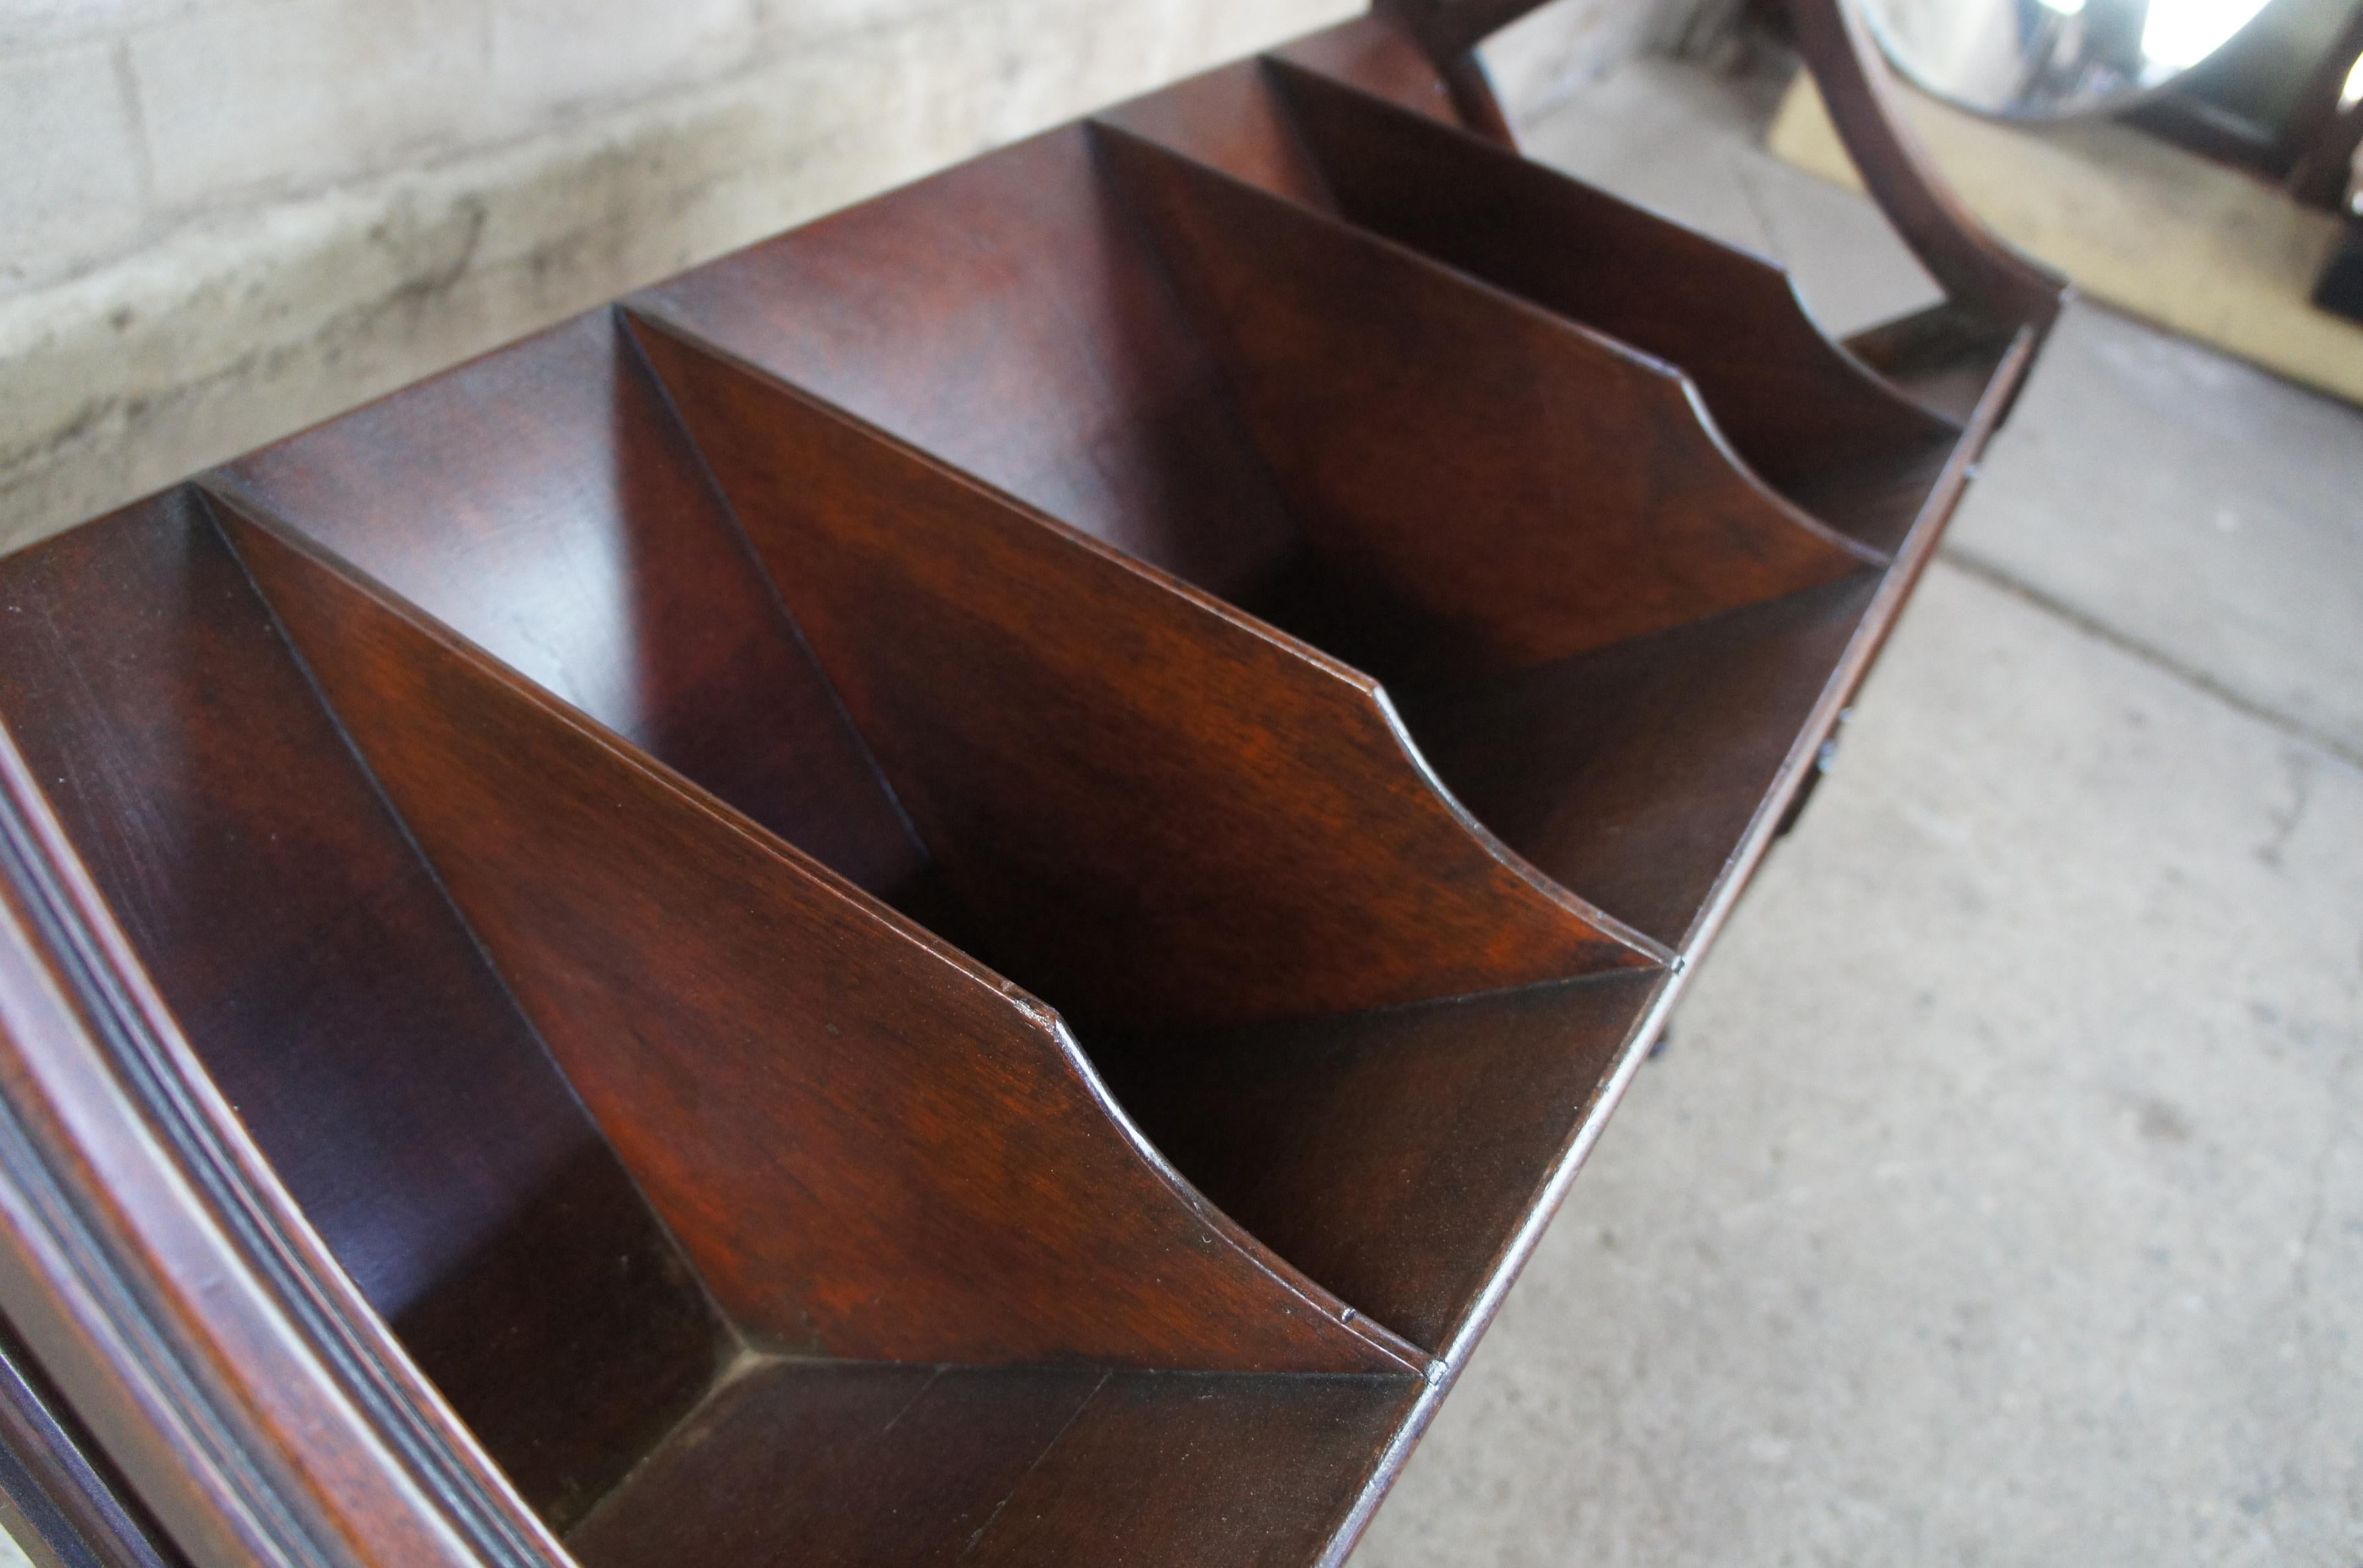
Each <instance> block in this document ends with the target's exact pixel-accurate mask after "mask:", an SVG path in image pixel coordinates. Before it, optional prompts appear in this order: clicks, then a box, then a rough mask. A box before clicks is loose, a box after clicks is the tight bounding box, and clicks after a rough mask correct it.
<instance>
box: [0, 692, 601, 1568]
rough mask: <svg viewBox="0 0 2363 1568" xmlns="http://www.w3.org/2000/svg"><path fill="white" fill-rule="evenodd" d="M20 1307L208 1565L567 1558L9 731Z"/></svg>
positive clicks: (13, 1295)
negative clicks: (325, 1223) (296, 1190)
mask: <svg viewBox="0 0 2363 1568" xmlns="http://www.w3.org/2000/svg"><path fill="white" fill-rule="evenodd" d="M0 1310H5V1312H6V1316H7V1319H8V1321H9V1323H10V1326H11V1327H12V1328H14V1329H15V1330H16V1331H17V1332H18V1334H19V1335H20V1336H21V1337H22V1339H23V1341H24V1343H25V1344H26V1346H27V1348H28V1350H29V1351H30V1352H31V1353H32V1355H33V1357H34V1359H35V1360H36V1362H37V1363H38V1364H39V1366H40V1367H41V1369H42V1371H43V1373H44V1374H45V1375H47V1376H48V1377H49V1378H50V1380H51V1381H52V1382H53V1383H54V1384H55V1385H56V1386H58V1388H59V1390H60V1392H61V1394H62V1395H63V1396H64V1397H66V1399H67V1400H68V1401H69V1403H70V1404H71V1406H72V1410H73V1412H74V1415H75V1416H76V1418H77V1419H79V1420H80V1421H81V1423H82V1424H83V1426H84V1427H85V1428H86V1429H87V1430H89V1431H90V1433H91V1435H92V1437H93V1438H94V1440H95V1441H97V1442H98V1444H99V1445H100V1447H101V1448H102V1449H103V1450H104V1451H105V1455H106V1457H107V1459H108V1461H109V1462H110V1463H112V1464H113V1466H114V1467H115V1468H116V1469H117V1470H118V1471H119V1472H120V1473H121V1474H123V1476H124V1477H125V1479H126V1480H127V1481H128V1483H129V1484H130V1485H132V1487H133V1488H134V1489H135V1491H136V1493H137V1496H138V1498H139V1502H140V1503H141V1504H142V1505H144V1506H145V1507H146V1509H147V1511H148V1512H149V1513H150V1514H151V1515H152V1516H153V1517H154V1518H156V1520H157V1521H158V1523H159V1524H161V1526H162V1527H163V1528H164V1529H165V1530H166V1531H167V1532H168V1533H169V1534H170V1536H171V1538H172V1543H173V1545H174V1546H175V1547H177V1548H178V1549H179V1550H180V1551H182V1552H183V1553H184V1554H185V1555H186V1556H187V1557H188V1558H189V1560H190V1561H191V1562H194V1563H197V1564H200V1565H203V1568H239V1565H244V1564H250V1563H255V1562H305V1563H323V1564H334V1565H338V1568H361V1565H369V1568H397V1565H398V1568H423V1565H426V1564H449V1565H450V1568H460V1565H461V1564H477V1563H493V1562H497V1563H503V1564H512V1563H514V1564H527V1563H531V1564H544V1565H555V1564H558V1563H560V1562H562V1557H561V1555H560V1552H559V1551H558V1547H557V1544H556V1541H555V1540H554V1539H553V1538H551V1537H549V1535H548V1534H547V1532H546V1531H544V1530H543V1529H541V1528H540V1527H539V1526H538V1523H537V1522H536V1521H535V1520H534V1519H533V1518H532V1516H531V1515H530V1514H529V1513H527V1511H526V1508H525V1507H524V1505H523V1503H522V1502H521V1501H520V1500H519V1499H518V1498H517V1497H516V1494H515V1492H514V1490H513V1489H512V1488H510V1487H509V1486H507V1485H505V1483H504V1482H503V1481H502V1480H501V1479H500V1478H499V1477H498V1476H497V1475H496V1474H494V1472H493V1471H492V1469H491V1467H490V1465H489V1464H488V1463H486V1462H485V1460H484V1457H483V1452H482V1450H481V1449H480V1448H479V1447H478V1446H477V1444H476V1443H475V1441H473V1439H472V1438H471V1437H468V1436H466V1435H464V1429H461V1428H460V1427H459V1426H458V1425H457V1423H456V1422H455V1421H454V1420H453V1419H452V1417H451V1414H450V1412H449V1407H448V1406H446V1405H444V1404H443V1403H442V1402H441V1401H439V1400H438V1398H437V1397H435V1394H434V1392H433V1390H432V1389H431V1388H430V1387H429V1386H427V1383H426V1382H425V1380H424V1379H423V1378H421V1377H420V1376H419V1375H418V1373H417V1371H416V1367H415V1365H414V1364H412V1363H411V1362H410V1361H409V1359H408V1358H407V1357H405V1356H404V1355H403V1354H402V1353H400V1351H399V1350H398V1349H397V1348H396V1347H395V1345H394V1341H393V1338H392V1336H391V1335H390V1334H388V1333H387V1331H385V1329H384V1327H383V1324H382V1322H381V1321H380V1320H378V1319H377V1318H376V1317H375V1316H374V1314H373V1313H372V1311H371V1309H370V1308H369V1306H368V1304H367V1302H366V1301H365V1300H363V1299H362V1297H361V1295H360V1294H359V1292H358V1291H357V1290H356V1289H355V1288H354V1286H353V1285H352V1283H351V1281H350V1280H349V1277H347V1276H346V1275H345V1274H344V1273H343V1271H342V1270H341V1269H339V1268H338V1265H337V1264H336V1263H335V1261H334V1260H333V1259H332V1258H331V1256H330V1255H329V1253H327V1250H326V1249H325V1248H324V1247H323V1246H322V1245H321V1244H320V1242H319V1241H318V1240H317V1236H316V1231H313V1229H312V1228H311V1227H310V1226H309V1225H308V1224H307V1223H306V1222H305V1220H304V1219H303V1218H302V1216H301V1215H300V1213H299V1212H298V1210H297V1209H296V1207H295V1205H294V1201H293V1199H292V1198H289V1196H288V1195H287V1193H286V1191H285V1189H284V1188H283V1187H282V1186H280V1185H279V1183H278V1182H277V1181H276V1180H275V1179H274V1178H273V1177H272V1175H271V1173H270V1170H269V1167H268V1166H267V1165H266V1164H265V1163H264V1161H263V1158H262V1155H261V1152H260V1151H259V1150H258V1149H256V1148H255V1147H254V1145H253V1143H252V1142H251V1141H250V1139H249V1138H248V1136H247V1134H246V1132H245V1131H244V1129H243V1128H242V1127H241V1126H240V1124H239V1121H238V1120H237V1118H236V1117H235V1116H234V1114H233V1113H232V1112H231V1110H230V1108H229V1106H228V1104H227V1101H225V1100H224V1099H222V1098H221V1096H220V1094H219V1093H218V1091H217V1090H216V1088H215V1087H214V1086H213V1084H212V1081H211V1079H210V1078H209V1077H208V1076H207V1075H206V1074H205V1070H204V1068H203V1066H201V1065H200V1064H199V1062H198V1060H197V1059H196V1057H195V1055H194V1054H193V1053H192V1052H191V1051H190V1050H189V1048H188V1044H187V1042H186V1041H185V1040H183V1038H182V1036H181V1034H180V1032H179V1030H178V1028H177V1026H176V1025H175V1023H174V1022H173V1021H172V1016H171V1014H170V1012H169V1011H168V1010H166V1008H165V1006H164V1004H163V1002H162V1000H161V998H159V997H158V996H157V995H156V994H155V992H154V990H153V988H151V987H150V985H149V984H148V982H147V980H146V977H145V976H144V975H143V974H142V973H141V970H140V967H139V963H138V960H137V958H136V957H135V955H134V954H133V952H132V949H131V946H130V944H129V943H128V941H127V940H126V939H125V938H124V936H123V934H122V933H121V932H120V930H119V929H117V928H116V925H115V922H114V921H113V917H112V916H111V914H110V913H109V912H108V911H107V907H106V905H105V901H104V900H102V899H101V897H100V896H99V893H98V890H97V889H96V887H95V886H94V884H93V883H92V881H91V880H90V878H88V876H87V875H86V874H85V873H84V872H83V868H82V867H81V865H80V863H79V861H78V859H77V857H76V856H75V855H74V853H73V851H72V846H71V845H70V844H69V842H68V840H67V838H66V835H65V834H64V831H63V829H62V828H61V826H60V825H59V823H58V822H57V820H56V818H55V816H54V815H53V814H52V812H50V808H49V805H48V802H47V801H46V800H45V799H44V797H43V795H42V793H41V790H40V789H39V787H38V786H37V785H36V783H35V781H34V778H33V776H32V775H31V773H30V772H29V770H28V768H27V767H26V765H25V762H24V760H23V758H22V756H20V755H19V754H18V752H17V749H16V747H15V745H14V744H13V741H12V740H11V739H10V737H8V736H7V735H6V734H0Z"/></svg>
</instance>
